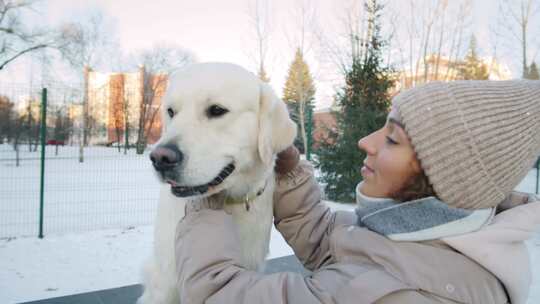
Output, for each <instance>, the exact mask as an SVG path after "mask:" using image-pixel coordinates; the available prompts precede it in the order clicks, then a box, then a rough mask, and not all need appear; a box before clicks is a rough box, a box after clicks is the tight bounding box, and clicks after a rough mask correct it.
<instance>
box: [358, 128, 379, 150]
mask: <svg viewBox="0 0 540 304" xmlns="http://www.w3.org/2000/svg"><path fill="white" fill-rule="evenodd" d="M373 134H374V133H371V134H370V135H368V136H366V137H363V138H361V139H360V140H359V141H358V149H360V150H363V151H365V152H366V153H367V154H369V155H373V154H375V152H376V151H377V149H376V147H375V145H374V144H373V140H371V139H372V137H373V136H372V135H373Z"/></svg>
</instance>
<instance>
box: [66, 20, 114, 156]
mask: <svg viewBox="0 0 540 304" xmlns="http://www.w3.org/2000/svg"><path fill="white" fill-rule="evenodd" d="M113 36H114V33H113V32H112V29H110V28H107V26H106V23H105V20H104V16H103V15H102V14H101V13H100V12H96V13H94V14H92V15H90V16H89V18H88V19H87V20H83V21H81V22H77V23H67V24H64V25H63V26H62V28H61V31H60V41H61V42H62V43H61V45H60V46H59V50H60V52H61V53H62V56H63V58H64V59H66V60H67V61H68V62H69V64H70V65H71V66H72V67H73V68H74V69H75V70H76V71H77V72H78V73H80V72H83V74H81V75H82V78H83V79H82V80H83V81H82V82H83V86H84V96H83V105H82V106H83V113H82V134H81V137H82V139H81V140H80V143H79V161H80V162H83V161H84V152H83V151H84V150H83V146H86V145H88V141H89V134H90V133H91V131H92V130H91V127H92V124H91V123H90V122H89V119H90V118H89V105H88V72H89V69H90V67H93V66H95V65H97V64H99V63H100V62H101V61H102V59H103V55H104V54H106V52H107V51H108V50H109V49H110V47H111V46H112V45H113V44H114V43H113V41H112V39H113Z"/></svg>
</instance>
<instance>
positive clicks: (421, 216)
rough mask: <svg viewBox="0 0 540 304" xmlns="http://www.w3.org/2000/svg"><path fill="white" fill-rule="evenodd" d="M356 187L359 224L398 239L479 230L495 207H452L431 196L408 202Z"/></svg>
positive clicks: (425, 237) (446, 235)
mask: <svg viewBox="0 0 540 304" xmlns="http://www.w3.org/2000/svg"><path fill="white" fill-rule="evenodd" d="M359 188H360V184H359V185H358V186H357V187H356V189H357V190H356V202H357V207H356V209H355V212H356V214H357V215H358V225H359V226H361V227H365V228H367V229H369V230H371V231H374V232H377V233H379V234H382V235H385V236H387V237H388V238H390V239H392V240H395V241H425V240H434V239H439V238H443V237H448V236H454V235H460V234H465V233H469V232H472V231H476V230H478V229H480V228H482V227H483V226H484V225H487V224H489V222H490V221H491V219H492V218H493V215H494V211H495V208H487V209H478V210H469V209H460V208H453V207H450V206H448V205H447V204H446V203H444V202H442V201H440V200H439V199H437V198H436V197H433V196H430V197H426V198H422V199H418V200H413V201H408V202H397V201H395V200H393V199H389V198H373V197H369V196H366V195H364V194H362V193H360V191H359V190H358V189H359Z"/></svg>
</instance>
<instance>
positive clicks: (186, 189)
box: [165, 163, 236, 197]
mask: <svg viewBox="0 0 540 304" xmlns="http://www.w3.org/2000/svg"><path fill="white" fill-rule="evenodd" d="M235 168H236V167H235V166H234V163H230V164H228V165H227V166H225V168H223V169H222V170H221V172H219V174H218V175H217V176H216V177H215V178H214V179H213V180H212V181H210V182H209V183H206V184H204V185H198V186H181V185H178V184H177V183H176V182H175V181H173V180H170V179H166V180H165V182H167V183H168V184H170V185H171V192H172V194H174V195H175V196H177V197H189V196H196V195H203V194H205V193H206V192H208V190H210V189H211V188H213V187H216V186H218V185H219V184H221V183H223V181H224V180H225V179H226V178H227V177H228V176H229V175H231V174H232V173H233V171H234V169H235Z"/></svg>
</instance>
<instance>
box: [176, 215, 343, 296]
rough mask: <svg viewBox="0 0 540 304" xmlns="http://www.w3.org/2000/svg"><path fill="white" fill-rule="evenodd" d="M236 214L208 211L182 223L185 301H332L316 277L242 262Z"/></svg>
mask: <svg viewBox="0 0 540 304" xmlns="http://www.w3.org/2000/svg"><path fill="white" fill-rule="evenodd" d="M239 244H240V241H239V236H238V233H237V231H236V226H235V225H234V223H233V221H232V216H231V215H229V214H227V213H225V212H224V211H221V210H210V209H205V210H202V211H199V212H193V213H190V214H188V215H187V216H186V217H184V219H183V220H181V221H180V223H179V224H178V226H177V231H176V241H175V254H176V271H177V278H178V281H177V286H178V291H179V295H180V300H181V301H180V302H181V303H191V304H197V303H239V304H242V303H262V304H265V303H276V304H279V303H333V301H332V297H331V296H330V295H329V294H328V293H327V292H325V291H324V290H323V289H322V288H321V287H320V286H319V284H317V282H316V281H314V280H313V279H312V278H309V277H307V278H304V277H303V276H302V275H301V274H297V273H276V274H271V275H264V274H260V273H257V272H254V271H249V270H246V269H245V268H243V267H242V265H241V264H240V257H241V252H240V249H239Z"/></svg>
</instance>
